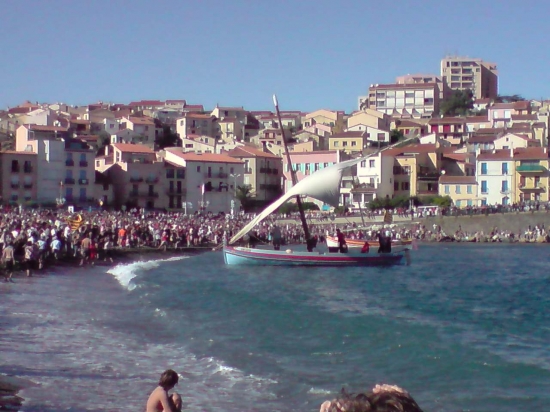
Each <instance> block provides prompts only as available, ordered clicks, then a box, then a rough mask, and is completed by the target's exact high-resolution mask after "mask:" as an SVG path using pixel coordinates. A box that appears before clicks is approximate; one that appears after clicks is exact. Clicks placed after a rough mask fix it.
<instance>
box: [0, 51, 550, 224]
mask: <svg viewBox="0 0 550 412" xmlns="http://www.w3.org/2000/svg"><path fill="white" fill-rule="evenodd" d="M463 96H466V100H467V101H466V102H465V103H460V102H459V104H454V106H453V102H455V101H457V100H459V98H461V97H463ZM268 98H269V96H266V99H268ZM468 99H469V100H468ZM193 103H196V102H193ZM283 106H284V105H283ZM293 109H294V108H293ZM280 115H281V116H280V121H279V118H278V116H277V114H276V113H275V112H274V111H258V110H254V108H244V107H223V106H218V105H217V106H216V107H215V108H213V109H209V108H205V107H204V106H203V105H201V104H191V103H188V102H187V101H186V100H184V99H181V100H165V101H157V100H141V101H135V102H130V103H127V104H125V103H105V102H98V103H93V104H88V105H85V106H74V105H69V104H65V103H39V102H34V103H33V102H29V101H26V102H24V103H23V104H21V105H19V106H17V107H8V108H6V109H5V110H3V111H0V139H1V140H2V151H1V152H0V164H1V167H0V187H1V189H0V194H1V199H0V200H1V202H2V204H4V205H8V204H9V205H12V206H23V207H27V206H29V207H31V206H38V205H40V206H44V207H55V206H73V207H74V208H75V209H80V208H82V209H94V210H95V209H98V208H111V209H117V210H126V209H128V210H130V209H132V208H145V209H148V210H166V211H170V212H172V211H174V212H183V213H185V214H192V213H196V212H201V211H204V212H212V213H219V212H224V213H235V212H236V211H239V210H242V206H243V205H242V203H243V202H244V201H246V203H247V206H248V209H252V210H258V209H259V208H261V207H263V206H265V205H267V204H269V203H271V202H272V201H273V200H275V199H277V198H278V197H280V195H281V194H282V193H283V192H284V191H286V190H288V189H289V188H290V187H291V186H292V179H291V173H290V169H289V166H288V162H287V159H286V153H285V149H284V144H283V139H286V141H287V143H288V146H289V155H290V158H291V162H292V165H293V167H294V169H295V170H296V172H297V176H298V179H303V178H304V177H305V176H308V175H309V174H311V173H313V172H315V171H317V170H319V169H322V168H325V167H328V166H330V165H332V164H335V163H338V162H341V161H343V160H347V159H351V158H356V157H359V156H366V155H369V154H370V155H371V156H370V157H368V158H366V159H365V160H363V161H361V162H360V163H359V164H358V165H357V166H356V167H354V168H352V169H351V171H350V173H349V175H347V176H345V177H344V179H343V180H342V184H341V192H340V205H341V206H343V207H347V208H349V209H350V210H360V209H361V208H368V207H369V204H371V203H372V202H373V201H374V200H375V199H394V198H397V197H400V198H403V199H411V198H416V199H419V198H420V199H421V198H422V197H430V196H431V197H448V199H450V202H451V203H452V205H453V207H455V208H458V209H460V208H467V207H482V206H494V205H512V204H523V203H529V202H541V203H542V202H548V200H549V187H550V174H549V172H548V170H549V167H550V165H549V163H550V158H549V155H548V150H547V149H548V129H549V127H550V120H549V119H550V101H546V100H525V99H523V98H521V97H520V96H504V98H503V96H501V95H499V94H498V72H497V67H496V65H495V64H493V63H488V62H485V61H483V60H481V59H473V58H466V57H454V56H453V57H445V58H444V59H442V60H441V72H440V74H439V75H435V74H419V75H408V74H407V75H403V76H400V77H398V78H396V79H395V81H394V83H387V84H371V85H370V87H369V88H368V91H367V94H365V95H363V96H360V97H358V101H357V110H356V111H354V112H353V113H345V112H344V111H339V110H328V109H319V110H315V111H313V112H308V113H305V112H302V111H300V110H282V111H281V112H280ZM279 122H280V123H281V124H279ZM281 126H282V129H283V130H284V136H283V134H282V133H281ZM400 142H402V144H399V143H400ZM395 143H397V144H395ZM390 145H391V146H390ZM381 149H385V150H381ZM311 201H312V202H317V201H315V200H314V199H311ZM317 206H318V207H319V209H320V210H330V207H329V206H328V205H324V204H322V203H319V202H317Z"/></svg>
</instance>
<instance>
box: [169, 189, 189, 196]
mask: <svg viewBox="0 0 550 412" xmlns="http://www.w3.org/2000/svg"><path fill="white" fill-rule="evenodd" d="M166 194H168V195H171V196H185V195H187V189H179V190H178V188H172V189H167V190H166Z"/></svg>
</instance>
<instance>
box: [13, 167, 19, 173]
mask: <svg viewBox="0 0 550 412" xmlns="http://www.w3.org/2000/svg"><path fill="white" fill-rule="evenodd" d="M19 170H21V169H20V168H19V166H12V167H11V172H12V173H19Z"/></svg>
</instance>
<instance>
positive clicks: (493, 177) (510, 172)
mask: <svg viewBox="0 0 550 412" xmlns="http://www.w3.org/2000/svg"><path fill="white" fill-rule="evenodd" d="M476 181H477V182H478V183H479V185H478V194H477V195H478V197H479V201H480V204H481V205H508V204H511V203H514V201H515V199H516V197H518V195H517V193H516V190H517V187H516V170H515V161H514V149H511V148H508V149H496V150H490V151H480V150H478V152H477V160H476Z"/></svg>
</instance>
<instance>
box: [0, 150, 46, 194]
mask: <svg viewBox="0 0 550 412" xmlns="http://www.w3.org/2000/svg"><path fill="white" fill-rule="evenodd" d="M36 161H37V155H36V153H33V152H16V151H12V150H7V151H3V152H0V173H1V175H0V184H1V189H0V194H1V196H2V200H3V201H4V202H5V203H8V202H9V203H11V204H29V203H31V202H35V201H36V198H37V191H38V184H37V183H38V182H37V174H36Z"/></svg>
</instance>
